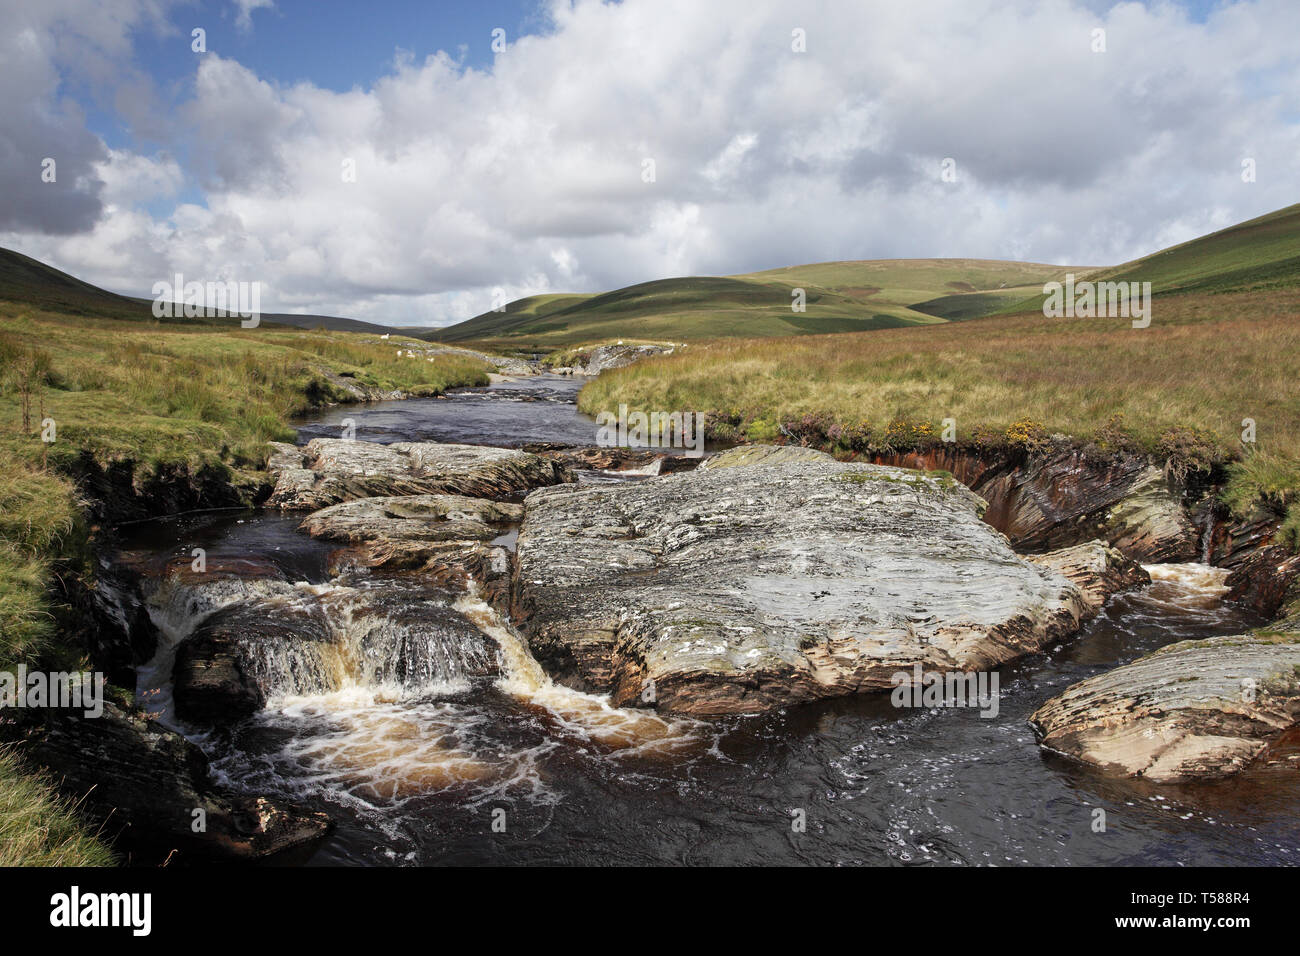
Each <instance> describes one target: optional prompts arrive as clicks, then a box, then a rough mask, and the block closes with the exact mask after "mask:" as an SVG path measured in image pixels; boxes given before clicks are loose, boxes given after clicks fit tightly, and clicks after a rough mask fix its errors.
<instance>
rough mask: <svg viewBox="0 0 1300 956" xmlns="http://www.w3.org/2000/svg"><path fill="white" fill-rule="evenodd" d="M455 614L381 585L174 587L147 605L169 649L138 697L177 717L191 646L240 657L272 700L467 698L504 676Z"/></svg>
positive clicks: (440, 598) (217, 583) (209, 583)
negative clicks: (351, 692) (175, 676)
mask: <svg viewBox="0 0 1300 956" xmlns="http://www.w3.org/2000/svg"><path fill="white" fill-rule="evenodd" d="M451 603H452V595H450V594H448V593H447V592H445V591H441V590H439V589H437V588H434V587H429V586H425V585H421V584H419V583H415V582H407V581H398V580H390V579H382V578H381V579H365V580H361V581H357V582H355V583H347V584H341V583H331V584H323V585H313V584H308V583H306V582H296V583H289V582H286V581H279V580H275V579H258V580H253V581H251V582H244V581H241V580H240V579H238V578H233V577H229V578H221V577H218V578H214V579H212V580H207V579H203V578H201V577H197V576H186V577H184V578H177V577H171V578H166V579H164V580H163V581H162V582H160V584H159V586H158V587H156V588H155V589H154V590H153V592H152V593H151V594H150V595H149V596H148V598H147V607H148V609H149V614H150V617H151V619H152V620H153V622H154V624H155V625H156V626H157V628H158V631H159V633H160V634H161V635H162V641H161V642H160V647H159V650H158V653H157V654H156V655H155V657H154V659H153V660H152V661H150V662H149V664H148V665H146V666H145V667H143V668H141V670H140V683H139V686H138V688H137V692H138V696H139V698H140V699H141V701H142V703H145V704H147V705H148V707H149V709H150V710H151V711H154V712H157V713H160V714H161V715H162V716H163V717H164V718H167V719H170V718H171V713H172V707H171V698H172V693H173V687H172V681H171V678H172V673H173V669H174V665H175V660H176V654H177V652H178V650H179V649H180V648H181V647H182V645H183V644H184V642H193V643H191V644H189V648H188V649H189V651H190V653H192V654H196V655H200V656H202V657H204V659H214V658H216V657H218V656H223V657H224V656H225V655H229V656H230V657H233V658H234V660H235V661H236V664H237V667H238V670H239V672H240V674H241V675H242V676H243V677H244V678H245V679H246V680H249V681H252V682H253V683H254V684H256V686H257V689H258V690H259V691H260V692H261V694H262V696H263V697H264V698H265V699H267V700H268V701H272V700H281V699H284V698H286V697H302V696H311V695H321V694H328V693H332V692H334V691H340V690H345V689H348V688H352V687H357V688H365V689H369V690H372V691H374V692H376V693H377V694H379V695H380V696H384V697H388V698H398V697H405V696H418V695H420V694H425V693H430V692H435V691H436V692H447V691H452V690H459V689H463V688H464V687H466V686H468V682H469V679H470V678H472V677H476V676H494V675H496V674H497V673H499V671H500V666H501V655H500V651H499V650H498V648H497V646H496V645H495V644H494V643H493V642H492V641H491V640H488V639H487V638H486V637H485V635H484V634H483V633H482V632H481V631H480V630H479V629H478V628H477V627H475V626H474V625H473V624H471V623H470V622H469V621H467V620H466V619H465V618H464V617H463V616H462V615H461V614H459V613H458V612H457V611H455V610H454V609H453V608H452V606H451Z"/></svg>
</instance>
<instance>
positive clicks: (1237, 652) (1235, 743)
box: [1030, 632, 1300, 783]
mask: <svg viewBox="0 0 1300 956" xmlns="http://www.w3.org/2000/svg"><path fill="white" fill-rule="evenodd" d="M1030 721H1031V722H1032V723H1033V725H1034V727H1035V729H1036V731H1037V732H1038V734H1039V736H1040V738H1041V742H1042V745H1043V747H1045V748H1047V749H1048V750H1051V751H1055V752H1057V753H1061V754H1065V755H1066V756H1069V757H1072V758H1074V759H1076V760H1080V761H1082V762H1084V763H1086V764H1089V765H1091V766H1093V767H1096V768H1098V769H1099V770H1102V771H1104V772H1107V773H1111V774H1116V775H1119V776H1125V777H1141V778H1142V779H1144V780H1150V781H1152V782H1154V783H1184V782H1188V781H1193V780H1209V779H1215V778H1218V777H1225V776H1228V775H1230V774H1233V773H1236V772H1238V771H1240V770H1242V769H1244V768H1246V767H1247V766H1249V765H1250V764H1252V763H1253V762H1255V761H1256V760H1260V759H1267V757H1268V755H1269V753H1270V751H1271V750H1272V749H1273V748H1274V747H1275V746H1277V745H1279V744H1281V743H1283V738H1284V737H1286V736H1288V732H1293V731H1294V730H1295V728H1296V726H1297V723H1298V722H1300V633H1294V632H1292V633H1290V634H1281V633H1255V634H1247V635H1238V636H1234V637H1215V638H1210V639H1208V640H1195V641H1181V642H1179V643H1177V644H1171V645H1169V646H1168V647H1163V648H1161V649H1160V650H1158V651H1156V652H1155V653H1153V654H1148V655H1147V656H1146V657H1142V658H1139V659H1138V660H1136V661H1133V662H1132V663H1131V664H1125V665H1124V666H1122V667H1117V668H1115V669H1114V670H1111V671H1107V672H1106V673H1104V674H1099V675H1097V676H1096V677H1091V678H1089V679H1088V680H1085V681H1082V682H1080V683H1078V684H1075V685H1073V686H1072V687H1070V688H1069V689H1067V690H1066V691H1065V692H1064V693H1063V694H1061V695H1059V696H1057V697H1054V698H1052V699H1051V700H1049V701H1048V702H1047V703H1045V704H1043V706H1042V707H1040V708H1039V709H1038V710H1037V711H1036V712H1035V713H1034V714H1033V715H1032V716H1031V717H1030Z"/></svg>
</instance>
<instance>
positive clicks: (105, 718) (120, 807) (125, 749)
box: [27, 703, 330, 860]
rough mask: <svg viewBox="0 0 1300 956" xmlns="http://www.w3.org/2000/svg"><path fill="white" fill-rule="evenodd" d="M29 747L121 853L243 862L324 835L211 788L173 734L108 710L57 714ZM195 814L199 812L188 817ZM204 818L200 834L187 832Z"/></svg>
mask: <svg viewBox="0 0 1300 956" xmlns="http://www.w3.org/2000/svg"><path fill="white" fill-rule="evenodd" d="M27 746H28V747H29V753H30V754H31V756H32V757H33V759H35V760H36V761H37V762H39V763H41V764H42V765H44V766H45V767H47V768H49V769H50V770H51V771H52V772H53V774H54V777H55V779H56V780H57V781H58V783H59V786H60V789H61V790H62V791H63V792H64V793H65V794H67V795H68V796H69V797H71V798H72V799H74V800H77V801H78V802H79V803H80V804H81V806H82V807H83V808H84V809H85V810H86V811H88V812H89V813H90V814H91V815H92V816H94V817H95V818H96V819H97V820H99V821H100V822H101V823H102V825H103V827H104V830H105V832H106V833H107V834H109V835H111V836H115V837H116V836H120V837H121V838H122V840H123V845H125V846H128V847H148V848H150V849H151V850H152V851H153V852H154V853H156V855H157V856H158V858H159V859H161V858H162V857H164V856H166V855H167V854H168V852H169V851H170V850H172V849H179V850H181V851H182V852H189V853H193V854H195V855H199V856H204V857H217V858H222V859H234V860H249V859H259V858H263V857H267V856H271V855H273V854H276V853H279V852H282V851H284V850H288V849H291V848H294V847H300V846H304V845H307V844H310V843H312V842H313V841H315V840H317V839H319V838H320V837H322V836H324V835H325V833H327V832H328V830H329V829H330V822H329V818H328V817H326V816H325V814H323V813H310V812H307V811H305V810H302V809H300V808H298V807H295V806H292V805H285V804H280V803H274V802H272V801H270V800H267V799H265V798H263V797H259V796H255V795H247V794H235V793H232V792H229V791H227V790H223V789H221V788H219V787H216V786H214V785H213V784H212V783H211V782H210V779H209V775H208V761H207V758H206V757H205V756H204V754H203V752H202V751H201V750H200V749H199V748H198V747H197V746H196V745H194V744H192V743H190V742H189V741H188V740H186V739H185V738H184V737H182V736H181V735H180V734H177V733H174V732H172V731H170V730H167V729H166V728H164V727H161V726H159V725H158V724H156V723H154V722H152V721H148V720H145V719H144V718H143V717H142V716H141V715H139V714H137V713H135V712H133V711H128V710H124V709H122V708H120V707H118V706H117V705H116V704H112V703H106V704H105V706H104V713H103V714H102V715H101V716H100V717H97V718H94V719H87V718H83V717H80V716H73V715H67V714H60V713H58V712H55V713H54V714H53V715H52V716H51V717H50V718H49V719H48V720H47V721H45V722H43V723H41V724H39V725H36V726H33V727H31V728H29V730H28V739H27ZM196 811H201V813H196ZM200 819H201V820H202V822H203V824H204V826H203V827H202V828H200V829H196V828H195V823H196V822H197V821H199V820H200Z"/></svg>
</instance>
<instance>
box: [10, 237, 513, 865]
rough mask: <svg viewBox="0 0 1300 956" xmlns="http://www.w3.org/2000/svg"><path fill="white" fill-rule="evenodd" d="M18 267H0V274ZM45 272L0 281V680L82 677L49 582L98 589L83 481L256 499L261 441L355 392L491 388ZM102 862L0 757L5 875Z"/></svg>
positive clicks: (362, 341) (391, 357) (364, 341)
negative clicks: (13, 674) (24, 675)
mask: <svg viewBox="0 0 1300 956" xmlns="http://www.w3.org/2000/svg"><path fill="white" fill-rule="evenodd" d="M13 261H14V260H13V259H12V258H9V259H5V258H3V257H0V266H3V265H4V264H5V263H8V264H9V265H12V263H13ZM29 261H30V260H29ZM37 265H39V264H37ZM41 269H47V267H43V266H42V267H41ZM47 271H48V273H49V274H50V277H49V283H48V285H47V286H42V285H41V282H42V281H43V280H42V278H41V273H39V270H38V271H37V272H36V273H33V271H32V270H31V269H30V268H26V267H24V268H23V269H21V270H18V274H17V276H16V277H15V274H14V271H13V270H10V271H9V272H5V271H4V269H3V268H0V668H5V667H12V666H14V665H16V664H18V663H27V664H29V665H32V666H42V667H47V668H49V669H58V670H63V669H83V668H86V667H87V666H88V663H89V662H88V661H87V660H86V659H85V657H84V654H83V652H82V651H81V650H80V649H78V648H74V647H67V646H64V645H63V644H61V642H60V641H59V640H58V633H57V626H56V619H57V614H58V612H59V609H58V608H57V607H55V606H53V605H52V603H51V601H52V597H51V590H50V585H51V582H52V581H53V578H54V575H55V574H59V575H63V576H67V575H89V574H91V573H93V564H92V562H91V561H90V552H89V548H88V547H87V545H88V542H89V540H90V535H91V532H92V529H91V528H89V527H88V525H87V519H86V515H85V512H84V508H83V503H82V502H81V501H80V499H79V496H78V491H77V487H76V484H75V482H74V481H73V480H72V478H71V477H69V476H70V475H72V474H74V473H76V472H77V470H78V469H81V468H83V467H85V466H86V465H88V464H93V465H94V466H98V467H99V468H101V469H105V470H107V469H108V468H110V467H112V466H114V465H117V466H118V467H122V468H126V469H128V471H129V473H130V474H131V476H132V479H133V481H134V482H135V483H136V484H137V486H138V485H141V484H144V483H146V482H148V481H150V480H151V479H152V478H154V477H155V476H160V475H165V474H181V475H183V474H186V473H188V474H190V475H194V474H196V473H199V472H201V471H203V472H206V473H215V474H217V475H219V476H220V477H221V478H222V479H223V480H225V481H226V482H227V483H229V484H230V485H231V486H232V487H233V488H235V489H237V490H238V491H239V493H240V494H241V495H242V496H243V497H246V498H249V499H251V498H252V496H253V494H254V492H255V491H256V489H257V488H258V487H259V486H261V485H263V484H264V483H265V482H266V480H267V477H266V473H265V462H266V457H267V445H266V443H267V441H268V440H271V439H280V440H291V439H292V437H293V431H292V429H290V428H289V427H288V425H287V422H288V420H289V419H290V418H291V417H293V416H294V415H296V414H299V413H301V412H304V411H306V410H307V409H309V408H310V407H312V406H314V405H318V404H321V403H324V402H334V401H349V400H352V395H351V393H350V390H349V389H350V387H357V386H360V387H362V388H365V389H376V390H393V389H401V390H404V391H406V392H408V393H412V394H436V393H438V392H441V391H442V390H444V389H446V388H448V387H451V386H454V385H469V384H473V385H484V384H486V383H487V381H488V366H487V365H485V364H484V363H483V362H482V361H481V360H479V359H476V358H473V357H471V356H468V355H464V356H462V355H457V354H446V355H439V356H437V357H436V358H435V359H434V360H433V361H427V360H425V359H422V358H410V357H405V356H398V354H397V352H398V346H400V345H401V344H403V343H406V344H411V340H409V339H404V338H401V337H398V336H394V337H393V338H392V339H390V340H388V341H384V342H382V343H381V342H380V341H379V340H378V339H376V338H375V337H374V336H373V335H371V336H361V335H356V334H354V333H348V332H307V331H299V330H294V329H288V328H277V327H263V328H257V329H249V330H241V329H239V328H238V327H237V325H235V323H234V322H233V321H226V320H222V319H217V320H212V321H203V320H172V321H162V322H160V321H156V320H154V319H153V316H152V314H151V313H149V312H148V311H147V310H146V311H145V312H144V314H143V315H141V314H139V313H138V312H137V311H135V305H134V304H133V302H132V300H129V299H122V297H113V298H116V299H121V302H114V301H113V299H112V298H102V297H106V296H108V295H109V294H108V293H101V292H100V290H96V289H94V287H92V286H86V287H85V289H84V290H83V289H80V288H79V285H78V284H76V280H73V279H71V277H67V276H64V275H63V273H59V272H57V271H56V270H47ZM33 275H35V278H32V276H33ZM60 277H62V278H60ZM6 278H8V279H11V280H12V285H9V286H6V285H5V281H6ZM64 280H70V282H71V283H73V284H71V285H70V284H69V283H68V282H65V281H64ZM80 285H84V284H80ZM42 288H44V290H45V291H44V293H42V292H41V290H42ZM86 290H89V291H86ZM96 293H98V294H99V296H100V297H97V296H96ZM83 294H84V298H83V299H81V300H80V304H78V302H77V301H74V300H76V299H77V297H78V296H81V295H83ZM6 297H7V298H6ZM27 299H36V300H37V301H38V302H40V303H42V304H45V305H50V304H59V305H61V308H62V309H63V310H59V309H54V310H48V309H44V308H37V307H34V306H33V305H32V304H31V303H30V302H29V301H26V300H27ZM74 310H75V311H74ZM47 419H48V420H52V421H53V423H54V431H53V433H52V434H51V435H50V437H53V438H54V441H52V442H49V443H47V442H45V441H42V432H43V431H44V430H45V429H43V426H42V422H44V421H45V420H47ZM46 434H49V433H48V431H46ZM11 835H13V836H12V839H11ZM108 860H109V858H108V855H107V852H106V851H105V850H104V849H103V847H102V846H101V845H100V844H99V843H98V842H97V841H96V840H95V839H93V838H92V837H90V836H88V835H87V834H85V833H84V832H83V831H81V830H80V829H79V824H77V823H76V817H75V813H74V811H73V810H72V809H71V808H70V807H68V805H67V804H66V803H64V802H62V801H60V800H59V799H58V798H57V797H56V796H55V795H54V794H53V793H52V792H50V791H49V789H48V787H47V786H46V785H45V784H44V783H43V782H41V781H40V780H38V779H36V778H33V777H30V776H25V775H22V774H21V773H20V772H19V770H18V765H17V764H16V763H15V762H14V760H13V759H12V758H10V757H8V756H4V757H0V862H3V863H8V864H28V865H35V864H40V863H61V862H68V863H82V864H96V863H105V862H108Z"/></svg>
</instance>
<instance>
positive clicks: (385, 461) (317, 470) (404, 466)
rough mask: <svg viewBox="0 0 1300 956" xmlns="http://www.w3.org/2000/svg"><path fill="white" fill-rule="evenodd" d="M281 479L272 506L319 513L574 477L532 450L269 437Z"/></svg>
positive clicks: (515, 491)
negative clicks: (368, 502) (395, 498)
mask: <svg viewBox="0 0 1300 956" xmlns="http://www.w3.org/2000/svg"><path fill="white" fill-rule="evenodd" d="M271 446H272V454H271V458H270V461H269V462H268V468H269V469H270V470H271V471H272V472H273V473H274V474H275V476H276V485H275V490H274V491H273V492H272V494H271V497H270V499H268V501H267V504H268V505H270V506H272V507H278V508H284V509H287V510H309V511H316V510H318V509H320V508H325V507H328V506H330V505H335V504H339V503H340V502H343V501H351V500H352V499H354V498H373V497H380V496H386V495H426V494H439V495H447V494H450V495H464V496H468V497H471V498H491V499H503V498H510V497H514V496H518V495H521V494H523V493H524V492H527V491H529V490H531V489H533V488H540V487H543V486H545V485H554V484H559V483H562V482H569V481H573V480H574V479H573V475H572V474H571V473H570V472H569V470H568V469H567V468H565V467H564V466H563V465H562V464H560V463H558V462H555V461H550V460H548V459H546V458H542V457H539V456H537V455H531V454H529V453H527V452H522V451H514V450H512V449H508V448H487V447H482V446H479V445H452V444H442V443H438V442H398V443H396V444H392V445H381V444H378V443H376V442H364V441H350V440H347V439H342V438H315V439H312V440H311V441H310V442H308V443H307V444H306V445H305V446H303V447H302V448H298V447H296V446H293V445H289V444H285V443H283V442H272V443H271Z"/></svg>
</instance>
